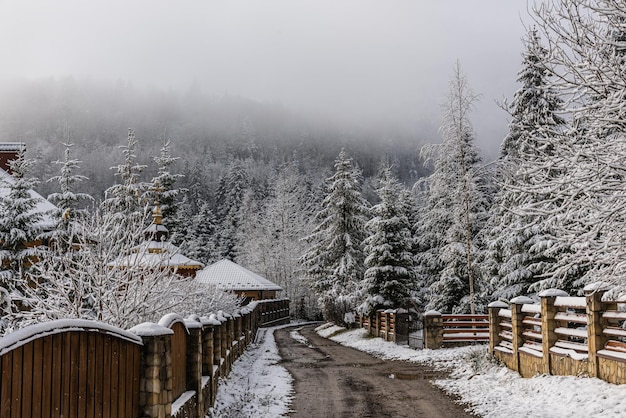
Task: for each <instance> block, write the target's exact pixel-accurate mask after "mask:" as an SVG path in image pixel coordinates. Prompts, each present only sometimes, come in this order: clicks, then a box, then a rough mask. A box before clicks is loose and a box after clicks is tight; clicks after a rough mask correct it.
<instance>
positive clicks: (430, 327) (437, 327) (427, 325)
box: [423, 311, 443, 349]
mask: <svg viewBox="0 0 626 418" xmlns="http://www.w3.org/2000/svg"><path fill="white" fill-rule="evenodd" d="M423 332H424V348H429V349H437V348H441V347H442V346H443V317H442V316H441V312H438V311H428V312H426V313H425V314H424V330H423Z"/></svg>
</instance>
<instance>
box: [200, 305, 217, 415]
mask: <svg viewBox="0 0 626 418" xmlns="http://www.w3.org/2000/svg"><path fill="white" fill-rule="evenodd" d="M201 320H202V376H203V378H207V377H208V378H209V382H208V384H207V386H208V388H209V389H208V392H207V390H205V389H204V388H203V392H204V394H203V399H204V410H205V411H208V410H209V408H210V407H211V406H212V405H213V396H214V394H213V364H214V363H213V361H214V359H215V358H214V353H213V327H214V322H213V321H212V320H211V319H209V318H207V317H202V319H201ZM204 395H206V396H204Z"/></svg>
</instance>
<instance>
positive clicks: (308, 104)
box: [0, 0, 527, 156]
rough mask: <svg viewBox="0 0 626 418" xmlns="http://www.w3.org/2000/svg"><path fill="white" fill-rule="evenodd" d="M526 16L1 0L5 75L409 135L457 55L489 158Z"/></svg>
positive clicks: (434, 6)
mask: <svg viewBox="0 0 626 418" xmlns="http://www.w3.org/2000/svg"><path fill="white" fill-rule="evenodd" d="M525 16H526V2H522V1H507V2H503V1H501V0H480V1H473V2H461V1H454V0H444V1H438V2H425V1H415V0H398V1H393V2H380V1H368V0H365V1H363V0H344V1H339V2H337V1H330V0H321V1H320V0H318V1H299V2H294V1H290V0H267V1H263V2H257V1H251V0H235V1H227V2H226V1H225V2H218V1H212V2H199V1H197V2H185V3H174V2H168V1H153V0H138V1H132V2H122V1H89V2H84V1H80V0H62V1H57V2H45V1H36V2H16V1H3V2H0V50H1V51H3V59H2V65H1V66H0V79H4V80H14V79H20V78H26V79H31V80H37V79H42V78H49V77H55V78H62V77H68V76H72V77H74V78H77V79H86V80H95V81H98V80H101V81H108V82H111V81H112V82H121V83H130V84H132V85H133V86H138V87H152V88H158V89H162V90H163V91H176V92H180V93H185V92H188V91H190V90H200V91H201V92H202V93H203V94H207V95H213V96H216V97H222V96H224V95H235V96H241V97H245V98H248V99H251V100H255V101H259V102H262V103H272V104H280V105H282V106H285V107H286V108H288V109H290V110H293V111H294V112H296V113H298V114H302V115H307V116H308V117H310V118H311V119H312V120H319V121H323V122H320V123H341V124H345V125H346V126H359V127H363V128H366V129H367V128H381V127H382V130H383V131H384V130H386V129H400V130H407V129H408V131H411V127H413V130H415V129H417V128H415V127H416V126H417V125H419V124H420V123H424V122H425V121H426V122H428V123H429V124H431V125H433V126H438V124H439V121H440V108H439V104H440V103H441V102H442V100H443V96H444V95H445V93H446V90H447V82H448V79H449V77H450V75H451V72H452V67H453V64H454V62H455V61H456V60H457V59H458V60H460V62H461V65H462V68H463V70H464V71H465V73H466V74H467V76H468V78H469V81H470V83H471V85H472V86H473V88H474V90H475V91H476V92H477V93H480V94H481V95H482V98H481V101H480V103H479V104H478V106H477V107H476V109H475V112H474V115H473V116H474V117H473V121H474V125H475V129H476V134H477V135H476V136H477V141H478V144H479V145H480V146H481V148H482V149H483V153H484V154H485V155H488V156H495V152H497V148H498V146H499V143H500V142H501V140H502V138H503V135H505V134H506V124H507V119H506V114H505V112H503V111H502V110H500V109H498V107H497V105H496V103H495V101H496V100H499V99H501V98H502V97H504V96H509V97H510V96H512V94H513V92H514V91H515V88H516V86H515V78H516V73H517V70H518V69H519V66H520V51H521V49H522V43H521V38H522V37H523V35H524V32H525V29H524V25H523V23H522V21H523V20H524V19H525ZM526 20H527V19H526ZM420 121H421V122H420ZM434 140H436V138H434ZM494 150H495V151H494Z"/></svg>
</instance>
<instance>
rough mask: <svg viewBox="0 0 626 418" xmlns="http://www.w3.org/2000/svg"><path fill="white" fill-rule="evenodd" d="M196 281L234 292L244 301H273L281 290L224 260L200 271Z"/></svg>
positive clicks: (254, 274)
mask: <svg viewBox="0 0 626 418" xmlns="http://www.w3.org/2000/svg"><path fill="white" fill-rule="evenodd" d="M196 280H197V281H198V282H200V283H204V284H209V285H213V286H216V287H217V288H218V289H220V290H224V291H227V292H234V293H236V294H237V295H239V296H243V297H245V298H246V301H250V300H263V299H275V298H276V293H277V292H280V291H281V290H283V288H282V287H280V286H278V285H277V284H275V283H272V282H270V281H269V280H267V279H266V278H264V277H261V276H259V275H258V274H256V273H253V272H251V271H250V270H248V269H246V268H244V267H241V266H240V265H239V264H236V263H233V262H232V261H230V260H226V259H224V260H221V261H218V262H217V263H213V264H211V265H210V266H207V267H205V268H204V269H202V270H200V271H199V272H198V274H197V275H196Z"/></svg>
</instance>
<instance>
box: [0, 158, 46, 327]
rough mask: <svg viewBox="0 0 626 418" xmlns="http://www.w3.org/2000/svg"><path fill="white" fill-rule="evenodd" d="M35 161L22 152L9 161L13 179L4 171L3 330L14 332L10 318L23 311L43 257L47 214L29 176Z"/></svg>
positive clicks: (0, 246)
mask: <svg viewBox="0 0 626 418" xmlns="http://www.w3.org/2000/svg"><path fill="white" fill-rule="evenodd" d="M32 164H33V161H32V160H31V159H29V158H26V150H25V148H22V149H21V150H20V151H19V153H18V155H17V158H16V159H15V160H12V161H9V168H10V169H11V171H12V173H13V174H12V175H9V174H7V173H6V172H4V171H2V170H0V185H1V186H2V187H3V188H5V190H6V194H4V193H2V194H0V293H1V294H0V304H1V305H0V308H1V309H2V320H1V321H0V330H6V329H7V328H11V327H12V324H10V323H9V321H8V318H10V315H11V314H12V313H13V314H14V313H16V312H17V311H19V310H21V309H23V306H22V299H23V294H24V289H25V288H26V287H28V286H29V285H30V283H29V282H28V278H27V273H28V270H29V269H30V268H31V266H32V261H33V259H35V258H36V257H37V256H39V255H40V253H41V248H40V246H38V245H37V244H38V240H39V239H41V238H42V237H43V236H42V226H43V222H44V221H45V219H44V213H42V212H41V210H40V208H39V207H38V205H40V204H41V203H42V202H43V198H41V197H40V196H38V195H36V194H34V193H33V191H32V189H33V187H35V186H36V185H37V184H38V183H39V181H38V180H37V179H36V178H34V177H30V176H29V170H30V168H31V166H32Z"/></svg>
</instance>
